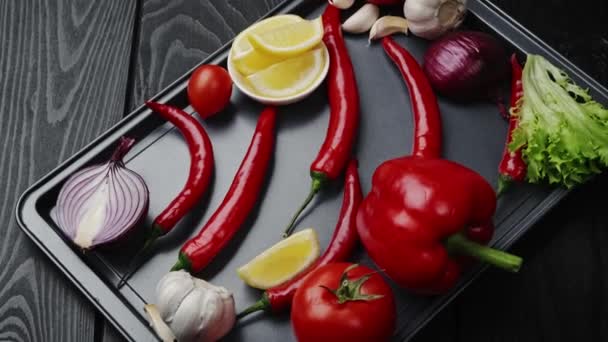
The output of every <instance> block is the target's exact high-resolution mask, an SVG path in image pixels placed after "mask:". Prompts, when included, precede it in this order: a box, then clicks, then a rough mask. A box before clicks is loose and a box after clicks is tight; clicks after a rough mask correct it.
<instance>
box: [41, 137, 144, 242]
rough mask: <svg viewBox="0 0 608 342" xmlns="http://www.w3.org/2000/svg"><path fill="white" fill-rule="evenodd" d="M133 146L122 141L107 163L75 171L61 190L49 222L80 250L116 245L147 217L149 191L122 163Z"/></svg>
mask: <svg viewBox="0 0 608 342" xmlns="http://www.w3.org/2000/svg"><path fill="white" fill-rule="evenodd" d="M134 143H135V140H134V139H131V138H125V137H122V138H121V139H120V141H119V144H118V147H117V148H116V150H115V151H114V153H113V154H112V157H111V158H110V160H109V161H108V162H107V163H105V164H98V165H93V166H90V167H87V168H85V169H83V170H81V171H78V172H77V173H75V174H74V175H72V176H71V177H70V178H69V179H68V180H67V182H66V183H65V184H64V185H63V187H62V188H61V191H60V192H59V196H58V198H57V204H56V206H55V208H53V210H52V211H51V218H52V219H53V220H54V221H55V223H57V225H58V226H59V228H60V229H61V230H62V231H63V232H64V233H65V234H66V236H67V237H68V238H69V239H70V240H72V241H73V242H74V244H76V245H77V246H79V247H80V248H82V249H85V250H86V249H91V248H93V247H95V246H98V245H101V244H105V243H109V242H112V241H115V240H117V239H119V238H121V237H123V236H124V235H125V234H126V233H128V232H129V231H130V230H131V229H133V228H134V227H136V226H137V225H138V223H140V221H142V219H143V218H145V217H146V215H147V213H148V207H149V191H148V187H147V186H146V183H145V182H144V179H143V178H142V177H141V176H140V175H139V174H137V173H136V172H134V171H132V170H130V169H127V168H126V166H125V164H124V162H123V160H122V159H123V157H124V156H125V155H126V154H127V152H128V151H129V150H130V149H131V147H132V146H133V144H134Z"/></svg>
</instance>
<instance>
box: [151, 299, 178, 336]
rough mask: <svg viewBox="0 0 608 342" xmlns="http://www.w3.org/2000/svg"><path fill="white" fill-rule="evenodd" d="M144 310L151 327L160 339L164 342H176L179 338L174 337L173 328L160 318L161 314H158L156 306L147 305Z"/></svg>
mask: <svg viewBox="0 0 608 342" xmlns="http://www.w3.org/2000/svg"><path fill="white" fill-rule="evenodd" d="M144 310H145V311H146V314H147V315H148V321H149V322H150V326H152V329H154V331H155V332H156V334H157V335H158V337H160V339H161V340H162V341H163V342H175V341H177V338H175V335H173V332H172V331H171V328H169V326H168V325H167V324H166V323H165V321H164V320H163V319H162V317H161V316H160V312H158V308H157V307H156V305H154V304H146V305H145V306H144Z"/></svg>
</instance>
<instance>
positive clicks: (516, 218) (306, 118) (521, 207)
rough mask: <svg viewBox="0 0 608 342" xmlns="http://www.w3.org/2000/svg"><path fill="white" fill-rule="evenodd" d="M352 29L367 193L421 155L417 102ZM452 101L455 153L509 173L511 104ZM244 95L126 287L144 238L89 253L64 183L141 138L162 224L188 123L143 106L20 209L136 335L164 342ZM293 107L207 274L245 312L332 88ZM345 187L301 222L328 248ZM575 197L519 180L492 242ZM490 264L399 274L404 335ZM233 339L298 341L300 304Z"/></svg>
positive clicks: (303, 175) (540, 49)
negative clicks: (63, 193) (436, 285)
mask: <svg viewBox="0 0 608 342" xmlns="http://www.w3.org/2000/svg"><path fill="white" fill-rule="evenodd" d="M325 3H326V1H325V0H297V1H288V2H285V3H283V4H281V5H279V6H278V7H277V8H275V9H274V10H273V11H271V12H270V13H269V14H268V16H269V15H275V14H279V13H296V14H299V15H301V16H304V17H308V18H312V17H316V16H318V15H319V14H320V13H321V11H322V9H323V8H324V6H325ZM468 7H469V9H470V13H469V15H468V17H467V20H466V23H465V26H467V27H469V28H473V29H478V30H483V31H487V32H490V33H492V34H493V35H495V36H497V37H499V38H501V39H502V40H503V41H504V42H505V45H506V46H507V47H508V48H510V49H511V50H513V51H516V52H518V54H519V55H520V57H523V55H524V54H525V53H535V54H541V55H544V56H545V57H546V58H547V59H548V60H550V61H551V62H552V63H554V64H556V65H557V66H559V67H560V68H562V69H564V70H566V71H567V73H568V74H569V75H570V76H571V77H572V78H573V79H574V81H576V82H577V83H578V84H579V85H581V86H583V87H585V88H589V89H590V92H591V94H592V95H593V96H594V98H595V99H596V100H597V101H599V102H601V103H604V104H608V91H607V90H606V89H605V88H604V87H602V86H601V85H600V84H598V83H597V82H596V81H594V80H593V79H592V78H591V77H589V76H588V75H586V74H585V73H584V72H582V71H581V70H580V69H578V68H577V67H576V66H574V65H573V64H572V63H570V62H569V61H567V60H566V59H565V58H564V57H562V56H560V55H559V54H558V53H557V52H556V51H554V50H553V49H551V48H550V47H549V46H547V45H546V44H545V43H543V42H542V41H541V40H540V39H538V38H537V37H535V36H534V35H533V34H531V33H530V32H529V31H527V30H526V29H525V28H523V27H521V26H520V25H519V24H517V23H516V22H515V21H514V20H512V19H511V18H509V17H508V16H507V15H506V14H505V13H502V12H501V11H500V9H499V8H497V7H496V6H495V5H493V4H492V3H490V2H486V1H481V0H472V1H469V4H468ZM345 37H346V42H347V46H348V49H349V51H350V55H351V58H352V61H353V63H354V65H355V70H356V77H357V81H358V85H359V91H360V96H361V125H360V131H359V139H358V144H357V146H356V151H355V153H356V155H357V157H358V159H359V162H360V163H359V171H360V175H361V179H362V185H363V191H364V192H367V191H369V188H370V179H371V175H372V172H373V170H374V169H375V167H376V166H378V165H379V163H380V162H382V161H384V160H387V159H389V158H392V157H396V156H400V155H404V154H407V153H409V149H410V146H411V141H412V118H411V110H410V104H409V97H408V95H407V91H406V88H405V85H404V83H403V82H402V79H401V76H400V75H399V73H398V72H397V70H396V69H395V67H394V65H393V64H392V62H390V60H388V58H386V56H385V55H384V52H383V50H382V47H381V46H380V44H377V43H376V44H371V45H368V43H367V37H366V36H365V35H357V36H353V35H346V36H345ZM397 40H398V42H399V43H400V44H401V45H403V46H405V47H406V48H407V49H408V50H409V51H411V52H412V53H413V55H414V56H415V57H416V58H418V60H420V59H421V57H422V54H423V52H424V50H425V47H426V45H427V43H426V42H424V41H423V40H421V39H417V38H414V37H399V38H397ZM229 46H230V44H227V45H225V46H224V47H223V48H221V49H220V50H219V51H217V52H216V53H214V54H213V55H211V56H210V57H209V58H208V59H207V60H205V61H203V62H202V63H214V64H221V65H225V63H226V58H227V55H228V50H229ZM189 76H190V72H189V73H187V74H185V75H183V76H182V77H181V78H180V79H178V80H177V81H175V82H174V83H173V84H171V85H170V86H169V87H167V88H166V89H165V90H163V91H162V92H161V93H159V94H158V95H157V96H155V97H154V100H156V101H159V102H166V103H170V104H172V105H176V106H179V107H182V108H184V109H185V110H186V111H188V112H189V113H192V112H193V110H192V108H191V107H189V106H188V102H187V98H186V95H185V88H186V83H187V80H188V77H189ZM506 88H508V87H506ZM507 91H508V90H507ZM505 98H508V93H505ZM439 101H440V108H441V111H442V121H443V128H444V156H445V157H446V158H448V159H451V160H455V161H458V162H460V163H462V164H464V165H466V166H469V167H471V168H472V169H474V170H476V171H477V172H479V173H480V174H481V175H482V176H483V177H485V178H486V179H487V180H488V181H489V182H490V183H491V184H495V183H496V179H497V176H496V169H497V165H498V162H499V158H500V155H501V152H502V149H503V144H504V139H505V134H506V130H507V123H506V122H505V121H504V120H503V119H502V118H501V117H500V115H498V113H497V109H496V106H495V105H493V104H490V103H477V104H466V105H465V104H456V103H451V102H449V101H446V100H445V99H443V98H440V99H439ZM231 103H232V105H231V106H230V108H228V109H227V110H226V111H225V112H224V113H222V114H221V115H219V116H218V117H217V118H213V119H210V120H207V121H205V122H204V123H203V124H204V126H205V128H206V129H207V131H208V133H209V135H210V136H211V139H212V141H213V146H214V152H215V153H214V154H215V161H216V166H215V176H214V179H213V181H212V187H211V189H210V191H209V193H210V195H209V196H208V197H207V198H206V199H205V200H203V201H201V204H200V205H199V206H198V207H197V208H196V209H195V210H193V211H192V213H191V214H190V215H189V216H187V217H186V218H185V219H183V220H182V222H181V223H180V224H179V226H178V227H176V229H175V230H174V231H173V232H172V233H171V234H169V235H168V236H167V237H165V238H164V239H163V240H162V242H161V243H160V244H159V245H158V248H157V249H156V253H155V254H154V255H153V256H151V257H150V258H149V261H148V262H147V263H146V264H145V265H144V266H143V267H142V268H141V269H140V270H139V271H138V272H137V273H136V274H135V275H134V276H133V277H132V278H131V280H130V281H129V282H128V284H127V286H125V287H123V288H122V289H120V290H118V289H117V288H116V286H115V285H116V283H117V281H118V279H119V277H120V276H121V275H122V274H123V273H124V272H125V269H126V268H127V265H128V262H129V260H130V259H131V258H132V257H133V252H134V251H135V250H136V249H137V247H138V245H137V243H135V242H132V243H131V244H130V245H126V246H118V247H115V248H113V249H100V250H98V251H95V252H91V253H89V254H86V255H84V254H82V253H81V252H79V251H78V250H76V249H75V248H73V247H72V246H71V245H70V244H69V243H67V241H66V240H64V238H63V237H62V235H61V234H60V233H59V231H58V230H57V228H56V227H55V225H54V224H53V222H52V220H50V218H49V212H50V209H51V208H52V206H53V205H54V203H55V200H56V197H57V194H58V191H59V189H60V186H61V185H62V184H63V182H64V181H65V180H66V179H67V178H68V177H69V176H70V175H71V174H72V173H74V172H75V171H76V170H79V169H81V168H83V167H85V166H87V165H89V164H91V163H95V162H101V161H103V160H105V159H106V158H107V157H108V156H109V153H110V152H111V150H112V149H113V147H114V146H115V144H116V141H117V139H118V138H119V137H121V136H123V135H128V136H132V137H135V138H137V139H138V143H137V145H136V146H135V147H134V148H133V150H132V151H131V152H130V153H129V154H128V155H127V158H126V160H127V165H128V167H129V168H132V169H134V170H135V171H137V172H138V173H140V174H141V175H142V176H143V177H144V178H145V180H146V181H147V184H148V186H149V188H150V193H151V202H150V213H149V218H148V221H147V222H146V223H147V224H150V221H151V218H152V217H154V216H155V215H156V214H158V213H159V212H160V210H162V208H163V206H164V205H166V203H168V202H169V200H170V199H171V198H172V197H173V196H174V195H175V194H176V193H177V192H178V191H179V189H180V188H181V186H182V184H183V182H184V180H185V178H186V175H187V170H188V163H189V156H188V152H187V148H186V146H185V143H184V142H183V140H182V138H181V136H180V134H179V132H178V131H176V130H175V129H173V128H172V127H171V126H170V125H169V124H168V123H166V122H164V121H163V120H161V119H159V118H158V116H157V115H155V114H153V113H151V111H150V110H148V109H146V108H145V107H143V106H142V107H139V108H138V109H136V110H135V111H133V112H132V113H131V114H129V115H128V116H126V117H125V118H124V119H123V120H121V121H120V122H119V123H117V124H116V125H115V126H114V127H112V128H111V129H110V130H108V131H107V132H105V133H104V134H103V135H101V136H100V137H99V138H97V139H96V140H95V141H93V142H92V143H90V144H89V145H88V146H86V147H85V148H83V149H82V150H81V151H79V152H78V153H77V154H75V155H74V156H72V157H71V158H70V159H68V160H67V161H66V162H64V163H63V164H61V165H60V166H58V167H57V168H56V169H55V170H53V171H52V172H50V173H49V174H48V175H46V176H45V177H43V178H42V179H41V180H40V181H38V182H37V183H36V184H34V185H33V186H32V187H31V188H29V189H28V190H27V191H26V192H25V193H24V194H23V196H22V197H21V199H20V201H19V203H18V206H17V212H16V215H17V220H18V222H19V224H20V226H21V228H22V229H23V231H24V232H25V233H26V234H27V235H28V236H29V237H30V238H31V239H32V240H33V241H34V242H35V243H36V244H37V245H38V246H39V247H40V248H41V249H42V250H43V251H44V252H45V253H46V254H47V256H48V257H49V258H50V259H51V260H52V261H53V262H54V263H55V264H56V265H57V266H58V267H59V268H60V269H61V271H62V272H64V273H65V274H66V276H67V277H68V278H69V279H70V280H71V281H72V282H73V283H74V284H75V285H76V286H77V287H78V288H79V289H80V290H81V291H82V293H84V295H85V296H86V297H87V298H88V299H89V300H90V301H91V302H92V303H93V304H94V305H95V306H96V307H97V309H99V310H100V311H101V312H102V313H103V314H104V316H105V317H106V318H107V319H108V320H109V321H110V322H111V323H112V324H113V325H114V326H115V327H116V329H117V330H118V331H120V333H121V334H122V335H124V337H125V338H127V339H128V340H131V341H153V340H155V339H156V337H155V335H154V333H153V332H152V330H151V329H150V328H149V327H148V324H147V321H146V318H145V314H144V311H143V306H144V303H146V302H153V301H154V288H155V285H156V282H157V281H158V279H160V278H161V276H162V275H163V274H165V272H167V270H168V269H169V268H170V267H171V266H172V265H173V263H174V261H175V260H176V256H177V251H178V249H179V247H180V246H181V244H182V243H183V241H185V239H186V238H187V237H188V236H190V235H193V234H195V233H196V231H197V230H198V228H199V227H201V226H202V225H203V223H204V222H205V221H206V220H207V219H208V217H209V216H210V215H211V214H212V212H213V211H214V209H215V208H216V207H217V205H218V204H219V202H220V201H221V199H222V198H223V196H224V194H225V191H226V190H227V188H228V186H229V184H230V182H231V180H232V177H233V175H234V172H235V170H236V168H237V167H238V165H239V163H240V160H241V158H242V156H243V155H244V153H245V150H246V148H247V145H248V143H249V140H250V138H251V135H252V132H253V129H254V127H255V124H256V119H257V115H258V113H259V112H260V110H261V109H262V106H261V105H260V104H257V103H255V102H253V101H252V100H250V99H248V98H246V97H245V96H244V95H242V94H241V93H239V92H238V91H235V92H234V93H233V97H232V100H231ZM279 112H280V117H279V123H278V132H277V134H278V136H277V145H276V151H275V157H274V160H273V163H272V165H271V167H270V172H269V174H268V181H267V183H266V186H265V190H264V193H263V194H262V196H261V197H262V200H261V201H260V203H259V205H258V206H257V208H256V209H255V211H254V213H252V215H251V217H250V219H249V220H248V221H247V223H246V224H245V225H244V226H243V227H242V228H241V230H240V232H239V233H238V235H237V236H236V237H235V238H234V240H233V241H232V242H231V243H230V244H229V246H228V248H227V249H226V250H225V251H223V252H222V253H221V255H220V256H219V257H218V258H216V260H215V261H214V262H213V263H212V264H211V265H210V267H209V268H208V269H207V270H205V271H204V272H203V273H202V274H199V276H200V277H203V278H205V279H207V280H209V281H211V282H213V283H216V284H221V285H223V286H225V287H227V288H229V289H230V290H232V291H233V292H234V294H235V299H236V304H237V310H240V309H242V308H244V307H245V306H247V305H249V304H251V303H253V302H254V301H255V300H256V299H258V298H259V296H260V294H261V293H260V292H259V291H257V290H253V289H250V288H248V287H247V286H246V285H245V284H244V283H243V282H242V281H241V280H240V279H239V278H238V277H237V275H236V272H235V270H236V268H237V267H238V266H240V265H242V264H244V263H245V262H247V261H249V260H250V259H251V258H252V257H254V256H255V255H257V254H258V253H259V252H261V251H262V250H264V249H266V248H267V247H269V246H270V245H271V244H273V243H274V242H276V241H278V240H279V239H280V237H281V231H282V229H283V228H284V225H285V224H286V223H287V222H288V219H289V218H290V215H291V214H292V213H293V211H294V210H295V208H296V207H297V205H298V204H299V203H300V201H301V200H302V198H303V197H304V196H305V194H306V193H307V191H308V190H309V183H310V179H309V175H308V169H309V162H310V161H311V160H312V159H313V157H314V155H315V154H316V152H317V151H318V148H319V145H320V143H321V141H322V140H323V136H324V133H325V129H326V125H327V120H328V105H327V100H326V89H325V87H323V86H322V87H321V88H320V89H318V90H317V91H316V92H315V93H314V94H313V95H312V96H310V97H309V98H307V99H305V100H304V101H302V102H300V103H297V104H293V105H289V106H285V107H281V108H280V109H279ZM341 188H342V187H341V182H340V181H336V182H335V183H334V184H333V185H332V186H331V187H330V188H329V189H328V190H327V191H324V192H323V193H322V195H321V196H320V198H319V199H318V201H317V202H316V205H315V210H314V211H312V212H309V214H307V215H306V216H305V217H304V218H303V219H302V220H301V221H300V224H299V227H310V226H312V227H315V228H316V229H317V232H318V234H319V239H320V241H321V243H322V245H323V246H325V245H326V244H327V243H328V240H329V238H330V236H331V233H332V230H333V228H334V225H335V222H336V219H337V213H338V211H339V206H340V203H341ZM566 194H567V191H565V190H562V189H550V188H547V187H542V186H532V185H521V186H516V187H514V188H512V189H511V191H509V192H508V193H507V194H505V195H504V196H503V197H502V198H501V199H500V200H499V203H498V209H497V213H496V216H495V223H496V227H497V229H496V234H495V238H494V240H493V241H492V244H493V245H494V246H496V247H498V248H505V249H506V248H508V247H509V246H510V245H511V244H512V243H513V242H514V241H516V240H517V239H518V238H519V237H520V236H521V235H522V234H523V233H524V232H525V231H526V230H528V229H529V228H530V227H531V226H532V225H533V223H534V222H535V221H536V220H538V219H539V218H540V217H542V216H543V215H544V214H545V213H546V212H547V211H548V210H549V209H550V208H551V207H553V206H554V205H555V204H556V203H557V202H558V201H559V200H560V199H562V198H563V197H564V196H565V195H566ZM353 260H356V261H359V262H361V263H363V264H371V261H370V260H369V259H368V258H367V256H366V255H365V253H364V252H363V251H359V252H358V255H356V256H355V257H354V258H353ZM524 267H525V264H524ZM483 269H484V267H483V266H477V267H476V268H474V269H472V270H470V271H469V272H468V273H467V274H466V275H464V276H463V277H462V280H461V281H460V283H459V284H458V286H457V287H456V288H454V289H453V290H452V291H451V292H450V293H448V294H446V295H443V296H439V297H433V298H429V297H418V296H415V295H413V294H410V293H409V292H408V291H406V290H404V289H399V288H397V287H395V286H394V285H393V287H394V292H395V295H396V300H397V303H398V306H397V307H398V317H399V321H398V329H397V330H396V332H395V340H408V339H410V338H411V337H412V336H413V335H414V334H415V333H416V331H418V330H419V329H420V328H421V327H422V326H424V324H425V323H427V322H428V321H429V320H430V319H431V318H432V317H433V316H434V315H435V314H436V313H437V312H439V311H440V310H441V309H442V308H443V307H444V306H445V305H446V304H447V303H449V302H450V301H451V300H452V299H453V298H454V297H455V296H456V295H457V294H458V293H459V292H460V291H462V290H463V289H464V288H465V287H466V286H467V285H468V284H469V283H470V282H471V281H472V280H473V279H475V278H476V276H478V275H479V273H480V272H481V271H482V270H483ZM513 276H514V277H517V275H513ZM391 284H392V283H391ZM225 340H228V341H238V340H248V341H287V340H294V337H293V334H292V332H291V328H290V324H289V317H288V315H287V314H285V315H282V316H278V317H277V316H271V315H258V316H254V317H251V318H248V319H247V320H246V321H244V322H241V323H239V324H238V325H237V326H236V327H235V329H234V330H233V331H232V332H231V334H230V335H229V336H227V337H226V338H225Z"/></svg>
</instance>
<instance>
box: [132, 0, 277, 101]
mask: <svg viewBox="0 0 608 342" xmlns="http://www.w3.org/2000/svg"><path fill="white" fill-rule="evenodd" d="M281 2H282V0H255V1H251V0H175V1H165V0H145V1H143V3H142V6H141V12H140V21H139V23H138V28H139V35H138V42H137V50H136V51H137V59H136V64H135V67H134V70H133V83H132V84H130V87H131V93H130V94H131V96H130V97H129V107H130V108H131V109H133V108H135V107H137V106H139V105H140V104H141V103H143V102H144V100H145V99H147V98H149V97H150V96H152V95H154V94H156V93H158V92H159V91H160V90H162V89H163V88H165V87H166V86H168V85H169V84H171V82H173V81H175V80H176V79H177V78H179V77H180V76H181V75H182V74H184V73H185V72H187V71H188V70H190V69H191V68H192V67H194V66H195V65H196V64H198V63H200V62H201V61H202V60H203V59H205V57H207V56H208V55H209V54H211V53H213V52H215V50H217V49H218V48H220V47H221V46H222V45H224V44H225V43H226V42H228V41H229V40H230V39H232V38H234V36H235V35H236V34H237V33H239V32H240V31H242V30H243V29H244V28H245V27H247V26H249V25H250V24H251V23H253V22H255V21H256V20H258V19H259V18H260V17H262V16H263V15H264V14H266V13H267V12H268V11H269V10H270V9H272V8H273V7H275V6H276V5H278V4H279V3H281Z"/></svg>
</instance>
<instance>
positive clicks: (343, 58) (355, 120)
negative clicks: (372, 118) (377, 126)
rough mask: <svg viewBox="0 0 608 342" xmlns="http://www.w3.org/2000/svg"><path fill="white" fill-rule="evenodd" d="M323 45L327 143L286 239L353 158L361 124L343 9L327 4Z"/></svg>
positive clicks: (319, 156) (320, 151) (286, 233)
mask: <svg viewBox="0 0 608 342" xmlns="http://www.w3.org/2000/svg"><path fill="white" fill-rule="evenodd" d="M322 20H323V29H324V35H323V42H324V43H325V46H326V47H327V51H328V52H329V61H330V62H329V73H328V76H327V94H328V96H329V107H330V115H329V125H328V127H327V134H326V135H325V141H324V142H323V145H321V149H320V150H319V153H318V154H317V157H316V158H315V160H314V161H313V162H312V164H311V165H310V176H311V177H312V186H311V190H310V193H309V194H308V197H307V198H306V200H305V201H304V203H303V204H302V205H301V206H300V208H299V209H298V211H297V212H296V213H295V215H294V216H293V218H292V220H291V222H290V223H289V225H288V226H287V229H286V230H285V233H284V234H283V236H288V235H289V234H291V233H292V232H293V229H294V228H295V223H296V221H297V219H298V217H299V216H300V214H301V213H302V212H303V211H304V209H306V206H308V204H309V203H310V202H311V201H312V199H313V198H314V197H315V195H316V194H317V193H318V192H319V191H320V190H321V189H322V188H323V187H324V186H325V184H326V183H327V182H329V181H331V180H334V179H336V178H337V177H338V176H339V175H340V173H341V172H342V170H344V167H345V166H346V163H347V162H348V159H349V158H350V155H351V152H352V147H353V144H354V142H355V137H356V134H357V127H358V125H359V93H358V92H357V80H356V79H355V73H354V72H353V65H352V63H351V61H350V57H349V56H348V50H347V49H346V45H345V44H344V38H343V37H342V29H341V26H340V25H341V24H340V10H339V9H338V8H336V7H334V6H331V5H327V7H326V9H325V12H324V13H323V16H322Z"/></svg>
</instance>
